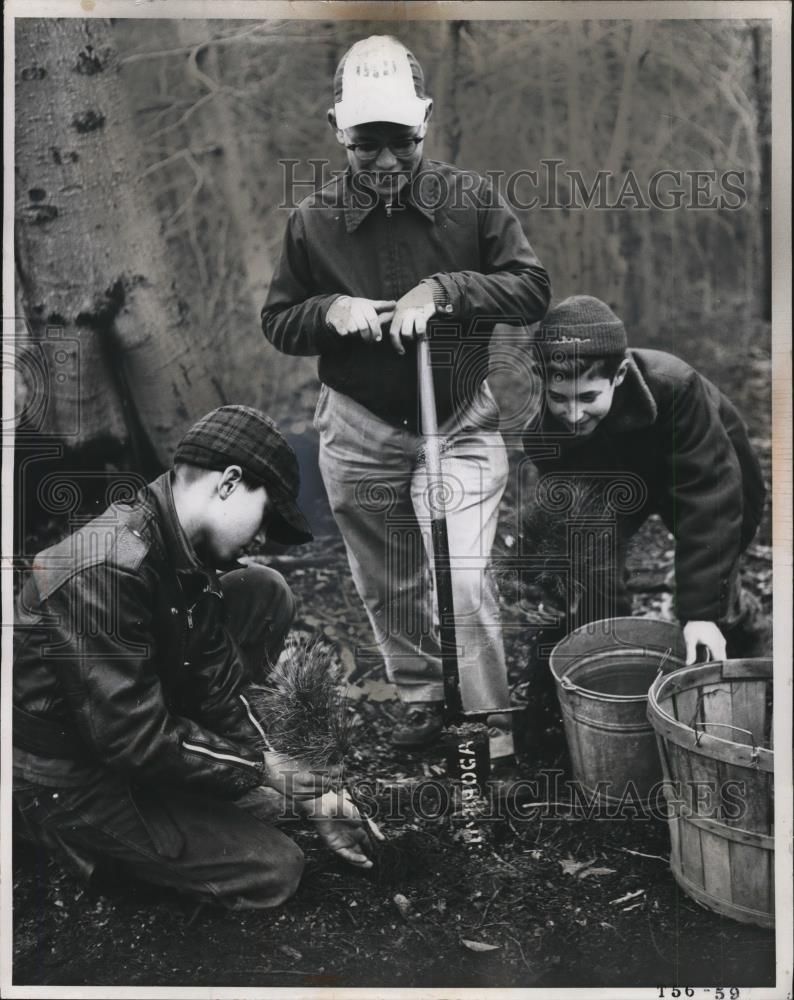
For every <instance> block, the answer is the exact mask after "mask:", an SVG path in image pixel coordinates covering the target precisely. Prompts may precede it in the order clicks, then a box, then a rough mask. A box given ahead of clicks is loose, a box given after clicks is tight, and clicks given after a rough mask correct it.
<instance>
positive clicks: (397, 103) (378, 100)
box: [334, 94, 427, 128]
mask: <svg viewBox="0 0 794 1000" xmlns="http://www.w3.org/2000/svg"><path fill="white" fill-rule="evenodd" d="M426 110H427V100H426V99H423V98H421V97H409V98H404V99H398V100H394V99H389V98H388V97H387V96H386V95H375V94H367V95H365V96H364V97H362V98H360V99H359V100H356V99H355V98H353V97H348V98H346V99H345V98H343V99H342V100H341V101H339V103H338V104H335V105H334V115H335V116H336V127H337V128H353V126H355V125H366V124H367V123H369V122H392V123H394V124H395V125H409V126H411V127H412V128H418V126H419V125H421V124H422V122H423V121H424V120H425V111H426Z"/></svg>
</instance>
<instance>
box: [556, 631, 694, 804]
mask: <svg viewBox="0 0 794 1000" xmlns="http://www.w3.org/2000/svg"><path fill="white" fill-rule="evenodd" d="M685 653H686V648H685V644H684V639H683V633H682V631H681V627H680V626H679V625H677V624H675V623H674V622H669V621H661V620H659V619H655V618H605V619H602V620H601V621H596V622H590V623H589V624H587V625H583V626H582V627H581V628H577V629H574V631H573V632H571V633H570V634H569V635H567V636H566V637H565V638H564V639H563V640H562V641H561V642H558V643H557V645H556V646H555V647H554V649H553V650H552V651H551V655H550V656H549V667H550V668H551V672H552V674H553V676H554V680H555V683H556V686H557V697H558V698H559V702H560V709H561V711H562V718H563V724H564V726H565V736H566V740H567V743H568V751H569V753H570V757H571V766H572V769H573V776H574V778H575V779H576V781H577V782H578V784H579V785H580V787H581V788H582V789H583V790H584V791H585V792H587V793H588V794H589V796H590V797H591V799H592V800H597V801H600V802H603V803H606V804H611V805H615V806H617V805H619V804H621V803H627V802H628V801H631V802H632V803H638V804H639V803H645V802H647V801H648V799H649V796H651V794H652V792H653V791H654V789H655V788H656V789H658V786H659V785H660V784H661V781H662V771H661V768H660V766H659V754H658V752H657V750H656V737H655V734H654V731H653V728H652V727H651V725H650V723H649V722H648V716H647V709H648V689H649V688H650V686H651V684H652V682H653V679H654V677H655V676H656V675H657V673H658V672H659V670H660V668H661V669H665V670H669V669H673V668H674V667H676V666H681V665H682V664H683V663H684V662H685V659H686V657H685Z"/></svg>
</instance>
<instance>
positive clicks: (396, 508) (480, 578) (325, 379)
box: [262, 35, 549, 757]
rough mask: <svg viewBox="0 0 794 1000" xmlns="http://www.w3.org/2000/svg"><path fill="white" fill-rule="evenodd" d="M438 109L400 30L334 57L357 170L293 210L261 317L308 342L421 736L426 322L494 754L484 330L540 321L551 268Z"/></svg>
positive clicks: (336, 116)
mask: <svg viewBox="0 0 794 1000" xmlns="http://www.w3.org/2000/svg"><path fill="white" fill-rule="evenodd" d="M432 107H433V103H432V101H431V100H430V98H428V97H427V95H426V93H425V89H424V76H423V73H422V69H421V67H420V65H419V63H418V62H417V60H416V59H415V57H414V56H413V55H412V53H410V52H409V51H408V50H407V49H406V48H405V47H404V46H403V45H402V44H401V43H400V42H399V41H397V40H396V39H394V38H391V37H387V36H378V35H375V36H372V37H370V38H366V39H363V40H361V41H359V42H356V44H355V45H353V46H352V48H351V49H349V51H348V52H347V53H346V54H345V56H344V57H343V59H342V61H341V62H340V64H339V67H338V69H337V71H336V75H335V78H334V105H333V107H332V108H331V110H330V111H329V112H328V120H329V122H330V124H331V127H332V129H333V130H334V133H335V135H336V138H337V141H338V142H339V143H340V144H341V145H343V146H344V147H345V149H346V151H347V160H348V169H347V171H346V172H345V173H344V174H343V175H340V176H337V177H336V178H335V179H334V180H332V181H331V182H330V183H329V184H327V185H326V186H325V187H323V188H322V189H321V190H319V191H317V192H315V193H314V194H313V195H311V196H309V197H308V198H307V199H305V200H304V201H303V202H302V203H301V204H300V205H299V206H298V207H297V208H296V209H295V210H294V211H293V213H292V215H291V216H290V219H289V222H288V224H287V231H286V234H285V238H284V246H283V252H282V256H281V261H280V263H279V265H278V267H277V269H276V272H275V274H274V276H273V280H272V283H271V285H270V289H269V293H268V297H267V301H266V303H265V306H264V309H263V311H262V326H263V330H264V333H265V336H266V337H267V338H268V340H270V341H271V342H272V343H273V344H274V345H275V347H276V348H278V350H280V351H283V352H285V353H287V354H295V355H319V364H318V373H319V377H320V381H321V382H322V383H323V385H322V389H321V392H320V398H319V401H318V404H317V410H316V413H315V426H316V428H317V430H318V431H319V434H320V468H321V471H322V475H323V480H324V482H325V486H326V489H327V492H328V497H329V501H330V504H331V508H332V510H333V512H334V516H335V518H336V521H337V524H338V525H339V528H340V530H341V532H342V536H343V538H344V540H345V545H346V547H347V553H348V559H349V562H350V568H351V572H352V575H353V579H354V581H355V584H356V587H357V589H358V592H359V595H360V597H361V599H362V601H363V603H364V605H365V607H366V609H367V613H368V615H369V619H370V623H371V625H372V628H373V631H374V633H375V637H376V640H377V643H378V647H379V650H380V653H381V654H382V656H383V658H384V660H385V663H386V671H387V675H388V678H389V680H390V681H391V682H392V683H393V684H395V685H396V687H397V689H398V693H399V696H400V699H401V716H400V718H399V719H398V722H397V724H396V725H395V727H394V729H393V732H392V741H393V743H394V744H395V745H397V746H399V747H406V748H412V747H421V746H424V745H427V744H429V743H432V742H433V741H434V740H435V739H436V738H437V736H438V734H439V732H440V730H441V728H442V707H443V685H442V672H441V660H440V655H439V646H438V641H437V638H436V636H435V634H434V630H433V628H432V624H431V623H432V608H431V602H430V598H429V594H428V586H427V572H426V571H427V559H426V556H425V552H426V551H428V552H429V549H430V513H431V512H430V506H429V505H430V502H431V498H430V497H429V495H428V493H429V491H428V488H427V476H426V472H425V468H424V462H423V457H422V437H421V428H420V427H419V420H418V398H417V370H416V344H415V340H416V338H417V337H419V336H422V335H424V334H425V332H426V331H427V330H428V324H430V323H431V322H432V321H435V322H436V324H437V329H438V333H437V335H436V334H433V336H432V338H431V340H430V349H431V355H432V359H433V369H434V382H435V394H436V400H437V406H438V410H439V413H438V418H439V430H440V433H441V434H442V435H443V439H444V440H443V448H442V451H443V459H442V460H443V464H444V472H445V479H446V484H447V486H448V488H449V490H450V494H451V496H450V500H449V502H448V503H447V505H446V509H447V525H448V532H449V544H450V556H451V560H452V575H453V596H454V606H455V618H456V625H457V640H458V645H459V657H458V660H459V668H460V680H461V695H462V701H463V707H464V710H466V711H471V712H475V711H476V712H483V713H489V712H490V713H492V715H491V718H490V723H491V725H492V728H493V732H492V741H491V755H492V757H509V755H511V754H512V751H513V745H512V735H511V728H510V717H509V715H507V713H505V712H500V710H504V709H506V708H507V707H508V703H509V696H508V687H507V671H506V666H505V659H504V651H503V648H502V639H501V633H500V627H499V618H498V603H497V599H496V595H495V591H494V589H493V586H492V583H491V581H490V578H489V576H488V574H487V568H488V562H489V558H490V553H491V546H492V544H493V539H494V534H495V530H496V522H497V514H498V508H499V501H500V499H501V496H502V493H503V491H504V488H505V484H506V480H507V458H506V454H505V448H504V442H503V441H502V438H501V435H500V433H499V413H498V409H497V406H496V403H495V401H494V399H493V397H492V395H491V393H490V391H489V389H488V385H487V382H486V380H485V379H486V375H487V372H488V348H489V341H490V337H491V333H492V331H493V328H494V325H495V324H496V323H509V324H528V323H532V322H534V321H536V320H538V319H540V318H541V316H542V315H543V313H544V312H545V310H546V307H547V304H548V299H549V282H548V278H547V275H546V272H545V270H544V269H543V267H542V266H541V264H540V262H539V261H538V259H537V257H536V256H535V254H534V252H533V250H532V248H531V247H530V245H529V243H528V242H527V239H526V237H525V236H524V233H523V232H522V230H521V227H520V225H519V223H518V221H517V219H516V218H515V216H514V215H513V214H512V213H511V211H510V210H509V209H508V208H507V206H506V205H505V204H504V202H503V201H502V200H501V198H500V197H499V196H498V194H497V193H496V191H495V190H494V188H493V186H492V185H491V184H490V183H489V182H488V181H487V180H486V179H484V178H483V177H480V176H479V175H477V174H474V173H472V172H471V171H464V170H459V169H457V168H455V167H453V166H450V165H449V164H446V163H440V162H437V161H434V160H428V159H425V158H424V155H423V144H424V140H425V136H426V134H427V131H428V126H429V122H430V116H431V112H432ZM439 321H443V330H442V328H440V326H438V324H439ZM431 332H432V331H431ZM442 334H443V335H442Z"/></svg>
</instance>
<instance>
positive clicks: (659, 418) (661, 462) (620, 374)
mask: <svg viewBox="0 0 794 1000" xmlns="http://www.w3.org/2000/svg"><path fill="white" fill-rule="evenodd" d="M535 348H536V350H537V363H536V366H535V367H536V372H537V373H538V375H539V377H540V378H541V379H542V382H543V403H542V406H541V409H540V412H539V413H537V414H536V415H535V416H534V417H533V419H532V420H531V421H530V423H529V425H528V426H527V428H526V430H525V433H524V451H525V452H526V454H527V455H528V457H529V458H530V459H531V460H532V461H533V463H534V464H535V466H536V467H537V470H538V472H539V474H540V478H539V480H538V483H537V497H536V499H537V502H538V503H537V508H536V509H540V510H541V511H542V510H543V508H544V506H546V507H547V506H548V503H547V502H546V501H547V500H548V497H549V496H550V495H551V494H552V491H553V489H554V487H555V485H556V488H557V491H558V492H557V494H556V498H557V499H559V497H560V496H562V495H564V496H566V497H568V498H569V504H568V510H567V517H568V519H569V520H570V519H571V518H576V517H577V516H581V515H582V514H583V513H584V512H586V513H587V514H588V515H591V516H592V515H595V516H596V517H597V518H598V519H600V520H602V521H604V522H605V527H607V529H609V526H610V525H611V526H613V531H612V534H611V541H612V543H611V546H610V554H609V555H608V556H604V555H603V554H602V555H601V556H599V557H598V558H594V557H593V556H592V555H590V556H589V560H590V562H589V565H586V566H585V567H584V568H582V566H581V565H579V566H578V567H577V568H575V569H574V568H573V567H571V576H572V578H574V579H576V585H577V588H578V591H579V593H578V599H577V600H576V601H574V602H572V603H575V604H576V607H575V608H569V616H570V621H569V623H568V624H569V626H570V627H571V628H573V627H576V626H578V625H582V624H585V623H586V622H587V621H594V620H597V619H600V618H608V617H613V616H615V615H621V614H631V600H630V597H629V595H628V593H627V590H626V576H627V573H626V568H625V556H626V549H627V546H628V542H629V541H630V539H631V537H632V536H633V535H634V534H635V533H636V532H637V530H638V529H639V528H640V526H641V525H642V524H643V523H644V521H645V520H646V519H647V518H648V517H649V516H650V515H651V514H654V513H656V514H659V515H660V516H661V518H662V520H663V521H664V523H665V525H666V526H667V528H668V529H669V530H670V532H671V533H672V534H673V536H674V537H675V604H676V611H677V614H678V617H679V619H680V620H681V622H682V624H683V626H684V638H685V640H686V646H687V662H689V663H692V662H694V661H695V660H696V658H697V656H698V650H699V647H704V648H705V650H707V651H708V654H709V655H710V657H711V658H713V659H724V658H725V656H726V652H727V655H731V654H733V655H736V654H737V653H738V654H739V655H747V653H748V650H747V649H746V648H742V647H741V642H742V641H743V639H744V641H746V640H747V638H748V636H750V637H751V636H752V631H753V629H752V622H751V621H750V619H751V618H752V617H753V614H752V612H753V610H754V608H753V601H752V598H751V597H750V595H748V594H746V593H745V592H743V591H742V588H741V582H740V577H739V557H740V555H741V554H742V553H743V552H744V550H745V549H746V548H747V546H748V545H749V544H750V541H751V540H752V538H753V535H754V534H755V532H756V529H757V528H758V525H759V523H760V520H761V516H762V512H763V506H764V498H765V495H766V487H765V485H764V481H763V477H762V474H761V469H760V467H759V464H758V459H757V458H756V456H755V454H754V452H753V450H752V448H751V445H750V442H749V440H748V437H747V429H746V427H745V425H744V423H743V422H742V420H741V418H740V417H739V415H738V413H737V412H736V410H735V408H734V407H733V405H732V404H731V402H730V401H729V400H728V399H727V398H726V397H725V396H724V395H723V394H722V393H721V392H720V391H719V390H718V389H717V387H716V386H714V385H713V384H712V383H711V382H710V381H709V380H708V379H707V378H705V377H704V376H703V375H701V374H700V373H699V372H697V371H696V370H695V369H694V368H692V367H691V366H690V365H688V364H686V363H685V362H684V361H682V360H681V359H680V358H677V357H675V356H674V355H672V354H668V353H665V352H663V351H655V350H637V349H630V348H628V346H627V339H626V330H625V327H624V325H623V323H622V321H621V320H620V319H619V317H618V316H616V315H615V313H614V312H613V311H612V309H610V307H609V306H608V305H606V304H605V303H604V302H601V301H600V300H599V299H597V298H594V297H592V296H589V295H573V296H571V297H569V298H567V299H565V300H564V301H562V302H560V303H559V305H557V306H555V307H554V308H552V309H551V310H550V311H549V312H548V313H547V315H546V317H545V318H544V320H543V321H542V323H541V324H540V327H539V329H538V332H537V334H536V340H535ZM560 490H562V491H563V492H562V493H561V492H560ZM544 497H545V498H546V501H544ZM527 513H528V516H529V517H530V518H531V517H532V512H531V511H528V512H527ZM560 513H561V512H560V511H559V510H558V512H557V515H558V516H559V514H560ZM580 558H581V557H580ZM583 558H584V560H585V561H587V559H588V554H585V555H584V557H583ZM726 640H727V650H726Z"/></svg>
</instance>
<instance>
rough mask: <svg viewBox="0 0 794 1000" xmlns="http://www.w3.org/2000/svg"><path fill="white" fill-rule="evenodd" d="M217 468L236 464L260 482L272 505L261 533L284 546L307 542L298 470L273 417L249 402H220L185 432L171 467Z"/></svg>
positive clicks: (247, 474)
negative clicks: (265, 528) (221, 404)
mask: <svg viewBox="0 0 794 1000" xmlns="http://www.w3.org/2000/svg"><path fill="white" fill-rule="evenodd" d="M180 462H185V463H186V464H188V465H196V466H198V467H199V468H201V469H213V470H218V471H219V470H223V469H225V468H227V466H229V465H239V466H240V468H241V469H242V470H243V473H244V474H245V476H246V478H247V479H249V480H250V481H251V482H253V483H255V484H257V485H261V486H264V487H265V488H266V489H267V491H268V495H269V497H270V500H271V503H272V504H273V511H272V514H271V519H270V522H269V525H268V529H267V534H268V537H269V538H271V539H273V541H276V542H281V543H282V544H284V545H300V544H301V543H302V542H310V541H311V540H312V532H311V528H310V527H309V524H308V522H307V520H306V518H305V517H304V516H303V513H302V512H301V510H300V508H299V507H298V503H297V499H298V490H299V489H300V472H299V470H298V459H297V457H296V455H295V452H294V451H293V450H292V448H291V447H290V446H289V444H288V443H287V440H286V439H285V437H284V435H283V434H282V433H281V431H280V430H279V429H278V427H276V425H275V424H274V423H273V421H272V420H271V419H270V417H268V416H267V415H266V414H264V413H262V411H261V410H255V409H254V408H253V407H252V406H240V405H236V404H235V405H230V406H220V407H218V409H217V410H212V412H211V413H207V414H205V415H204V416H203V417H202V418H201V419H200V420H199V421H197V422H196V423H195V424H193V426H192V427H191V428H190V429H189V430H188V432H187V433H186V434H185V436H184V437H183V438H182V440H181V441H180V442H179V444H178V445H177V447H176V451H175V452H174V465H176V464H178V463H180Z"/></svg>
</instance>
